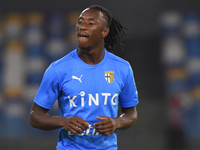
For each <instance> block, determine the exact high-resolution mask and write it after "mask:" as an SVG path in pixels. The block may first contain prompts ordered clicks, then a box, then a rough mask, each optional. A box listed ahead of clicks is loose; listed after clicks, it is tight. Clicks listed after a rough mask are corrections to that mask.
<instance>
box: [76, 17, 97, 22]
mask: <svg viewBox="0 0 200 150" xmlns="http://www.w3.org/2000/svg"><path fill="white" fill-rule="evenodd" d="M79 19H84V18H83V17H79V18H78V20H79ZM88 19H89V20H92V21H96V19H94V18H88Z"/></svg>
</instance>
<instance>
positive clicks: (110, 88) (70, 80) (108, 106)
mask: <svg viewBox="0 0 200 150" xmlns="http://www.w3.org/2000/svg"><path fill="white" fill-rule="evenodd" d="M56 100H58V104H59V114H60V116H63V117H69V116H77V117H81V118H82V119H84V120H86V121H87V122H88V123H90V128H89V129H87V130H86V131H84V132H82V133H80V134H79V135H74V134H72V133H71V132H69V131H67V130H65V129H64V128H61V129H60V134H59V140H58V145H57V149H58V150H61V149H65V150H68V149H69V150H72V149H75V150H77V149H80V150H88V149H90V150H93V149H102V150H104V149H106V150H115V149H117V137H116V131H115V132H114V133H112V134H111V135H109V136H103V135H101V134H99V133H98V132H96V131H95V129H94V126H93V124H94V123H96V122H99V121H100V120H98V119H96V117H97V116H108V117H111V118H116V117H117V116H118V114H117V112H118V105H120V106H121V107H123V108H126V107H133V106H135V105H137V104H138V93H137V89H136V85H135V81H134V77H133V71H132V69H131V66H130V64H129V63H128V62H127V61H125V60H123V59H121V58H119V57H118V56H116V55H114V54H112V53H110V52H108V51H107V50H105V55H104V58H103V60H102V61H101V62H100V63H98V64H96V65H89V64H86V63H84V62H83V61H82V60H81V59H80V58H79V56H78V54H77V50H74V51H72V52H71V53H69V54H68V55H66V56H65V57H63V58H62V59H60V60H58V61H56V62H53V63H52V64H51V65H50V66H49V67H48V69H47V70H46V72H45V74H44V77H43V79H42V82H41V85H40V88H39V90H38V92H37V94H36V97H35V99H34V102H35V103H36V104H38V105H39V106H41V107H43V108H46V109H51V108H52V107H53V105H54V103H55V101H56Z"/></svg>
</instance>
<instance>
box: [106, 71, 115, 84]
mask: <svg viewBox="0 0 200 150" xmlns="http://www.w3.org/2000/svg"><path fill="white" fill-rule="evenodd" d="M105 79H106V81H107V82H108V83H112V82H113V81H114V72H113V71H105Z"/></svg>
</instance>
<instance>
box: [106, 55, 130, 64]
mask: <svg viewBox="0 0 200 150" xmlns="http://www.w3.org/2000/svg"><path fill="white" fill-rule="evenodd" d="M108 58H109V59H110V60H111V61H114V63H117V64H118V65H125V66H129V62H128V61H127V60H125V59H123V58H121V57H119V56H117V55H116V54H113V53H111V52H108Z"/></svg>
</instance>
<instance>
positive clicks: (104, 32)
mask: <svg viewBox="0 0 200 150" xmlns="http://www.w3.org/2000/svg"><path fill="white" fill-rule="evenodd" d="M109 32H110V29H109V28H105V29H104V30H103V32H102V35H101V37H102V38H105V37H106V36H107V35H108V33H109Z"/></svg>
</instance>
